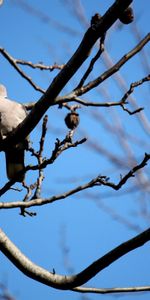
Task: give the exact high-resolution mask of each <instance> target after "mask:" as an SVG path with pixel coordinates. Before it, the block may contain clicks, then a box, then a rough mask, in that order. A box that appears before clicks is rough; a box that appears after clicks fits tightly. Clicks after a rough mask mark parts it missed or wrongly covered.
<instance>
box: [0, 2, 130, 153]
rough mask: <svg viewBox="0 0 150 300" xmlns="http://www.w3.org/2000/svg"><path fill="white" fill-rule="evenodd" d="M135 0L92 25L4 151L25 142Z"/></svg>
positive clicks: (118, 5) (5, 143) (119, 5)
mask: <svg viewBox="0 0 150 300" xmlns="http://www.w3.org/2000/svg"><path fill="white" fill-rule="evenodd" d="M132 1H133V0H116V1H115V3H114V4H113V5H112V6H111V7H110V8H109V9H108V11H107V12H106V13H105V15H104V16H103V17H102V18H101V19H100V21H99V23H98V24H95V25H92V26H91V27H90V28H89V29H88V30H87V32H86V33H85V35H84V37H83V40H82V41H81V43H80V45H79V47H78V49H77V50H76V52H75V53H74V55H73V56H72V57H71V59H70V60H69V61H68V63H66V65H65V66H64V68H63V69H62V70H61V71H60V73H59V74H58V75H57V76H56V77H55V78H54V80H53V81H52V83H51V85H50V86H49V88H48V89H47V91H46V93H45V94H44V95H43V96H42V97H41V98H40V99H39V101H38V102H37V103H36V104H35V106H34V107H33V109H32V110H31V112H30V113H29V115H28V116H27V118H26V119H25V120H24V121H23V122H22V123H21V124H20V126H18V127H17V129H16V130H15V131H14V132H13V133H12V134H11V135H10V136H9V137H8V138H7V139H5V140H4V141H3V143H2V144H1V148H0V149H1V150H4V149H5V148H7V147H8V146H10V144H14V143H17V142H19V141H20V140H24V138H25V137H26V136H28V135H29V133H30V132H31V131H32V130H33V129H34V128H35V126H36V125H37V124H38V122H39V121H40V119H41V118H42V116H43V115H44V114H45V112H46V111H47V109H48V108H49V107H50V106H51V105H53V104H54V102H55V98H56V97H57V96H58V94H59V93H60V92H61V90H62V89H63V88H64V86H65V85H66V83H67V82H68V81H69V80H70V79H71V77H72V76H73V75H74V74H75V73H76V71H77V70H78V69H79V68H80V66H81V65H82V64H83V62H84V61H85V60H86V59H87V57H88V56H89V54H90V51H91V49H92V47H93V46H94V44H95V42H96V41H97V39H98V38H100V37H102V36H103V35H104V33H105V32H106V31H107V30H108V29H109V28H110V27H111V26H112V25H113V23H114V22H115V21H116V20H117V19H118V17H119V15H120V13H121V12H122V11H124V9H126V8H127V7H128V6H129V5H130V4H131V3H132Z"/></svg>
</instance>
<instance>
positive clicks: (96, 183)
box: [0, 154, 150, 209]
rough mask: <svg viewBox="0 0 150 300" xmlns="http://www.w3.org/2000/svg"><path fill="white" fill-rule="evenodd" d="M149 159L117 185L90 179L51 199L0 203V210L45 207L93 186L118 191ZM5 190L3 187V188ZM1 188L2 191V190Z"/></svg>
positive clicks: (101, 177) (100, 177) (146, 158)
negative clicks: (106, 187)
mask: <svg viewBox="0 0 150 300" xmlns="http://www.w3.org/2000/svg"><path fill="white" fill-rule="evenodd" d="M149 159H150V154H145V157H144V159H143V160H142V162H141V163H140V164H138V165H136V166H135V167H134V168H133V169H132V170H130V171H129V172H128V173H127V174H126V175H125V176H124V177H122V178H121V180H120V181H119V183H117V184H115V183H113V182H110V181H109V178H108V177H106V176H100V175H99V176H97V177H96V178H94V179H92V180H91V181H89V182H88V183H86V184H83V185H80V186H78V187H76V188H74V189H72V190H70V191H68V192H64V193H63V194H60V195H56V196H53V197H51V198H48V199H47V198H46V199H41V198H39V199H33V200H30V201H28V202H22V201H16V202H0V209H10V208H17V207H26V208H27V207H31V206H40V205H45V204H48V203H52V202H54V201H58V200H62V199H65V198H67V197H69V196H71V195H73V194H76V193H78V192H80V191H83V190H86V189H88V188H91V187H94V186H102V185H104V186H108V187H110V188H112V189H114V190H116V191H117V190H119V189H120V188H121V187H122V186H123V185H124V184H125V183H126V182H127V180H128V179H129V178H132V177H134V174H135V173H136V172H137V171H138V170H140V169H142V168H144V167H145V166H146V165H147V162H148V160H149ZM37 167H38V166H33V168H32V167H31V169H33V170H34V169H35V170H36V169H37ZM4 188H5V186H4ZM4 188H3V189H4ZM3 189H1V193H2V192H3Z"/></svg>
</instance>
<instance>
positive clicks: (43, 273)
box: [0, 228, 150, 290]
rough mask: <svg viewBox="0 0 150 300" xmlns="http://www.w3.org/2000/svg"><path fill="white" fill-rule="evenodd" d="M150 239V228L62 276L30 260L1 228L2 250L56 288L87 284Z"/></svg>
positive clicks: (29, 273) (20, 266)
mask: <svg viewBox="0 0 150 300" xmlns="http://www.w3.org/2000/svg"><path fill="white" fill-rule="evenodd" d="M149 240H150V228H149V229H147V230H145V231H144V232H142V233H141V234H139V235H137V236H136V237H134V238H132V239H130V240H128V241H127V242H125V243H122V244H120V245H119V246H118V247H116V248H114V249H113V250H111V251H110V252H108V253H107V254H105V255H104V256H102V257H101V258H99V259H98V260H96V261H94V262H93V263H92V264H91V265H89V266H88V267H87V268H86V269H84V270H83V271H81V272H80V273H78V274H75V275H71V276H66V275H65V276H62V275H59V274H55V272H50V271H48V270H45V269H43V268H41V267H39V266H38V265H36V264H34V263H33V262H32V261H30V260H29V259H28V258H27V257H26V256H25V255H24V254H23V253H22V252H21V251H20V250H19V249H18V248H17V247H16V246H15V245H14V244H13V243H12V242H11V241H10V240H9V238H8V237H7V236H6V235H5V233H4V232H3V231H2V230H1V229H0V250H1V252H2V253H3V254H4V255H5V256H6V257H7V258H8V259H9V260H10V261H11V262H12V263H13V264H14V265H15V266H16V267H17V268H18V269H19V270H20V271H21V272H23V273H24V274H25V275H26V276H28V277H30V278H32V279H34V280H36V281H39V282H41V283H43V284H45V285H48V286H51V287H54V288H56V289H62V290H66V289H73V288H75V287H78V286H81V285H82V284H85V283H86V282H87V281H88V280H90V279H91V278H93V277H94V276H95V275H96V274H98V273H99V272H100V271H102V270H103V269H105V268H106V267H108V266H109V265H110V264H112V263H113V262H115V261H116V260H118V259H119V258H120V257H122V256H124V255H125V254H127V253H129V252H130V251H132V250H134V249H136V248H138V247H141V246H143V245H144V244H145V243H146V242H148V241H149Z"/></svg>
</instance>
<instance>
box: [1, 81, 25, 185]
mask: <svg viewBox="0 0 150 300" xmlns="http://www.w3.org/2000/svg"><path fill="white" fill-rule="evenodd" d="M26 116H27V111H26V109H25V107H24V106H23V105H22V104H21V103H18V102H16V101H13V100H10V99H8V98H7V90H6V87H5V86H4V85H2V84H0V133H1V138H2V139H5V138H6V137H8V136H9V134H10V132H12V131H13V130H14V129H15V128H16V127H17V126H18V125H19V124H20V123H21V122H22V121H23V120H24V119H25V118H26ZM27 146H28V138H26V139H25V140H24V141H21V142H19V143H18V144H17V145H13V146H10V148H9V149H6V150H5V157H6V171H7V177H8V179H10V180H11V179H15V180H16V181H18V182H22V181H23V180H24V174H21V173H20V172H21V171H22V170H23V169H24V167H25V165H24V156H25V149H27ZM17 176H18V177H17Z"/></svg>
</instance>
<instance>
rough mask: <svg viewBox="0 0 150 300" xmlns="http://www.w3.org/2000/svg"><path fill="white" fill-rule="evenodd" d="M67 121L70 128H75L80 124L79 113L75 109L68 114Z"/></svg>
mask: <svg viewBox="0 0 150 300" xmlns="http://www.w3.org/2000/svg"><path fill="white" fill-rule="evenodd" d="M65 123H66V126H67V127H68V128H69V129H71V130H73V129H75V128H76V127H77V126H78V124H79V114H78V113H76V112H75V111H72V112H71V113H69V114H67V116H66V117H65Z"/></svg>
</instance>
